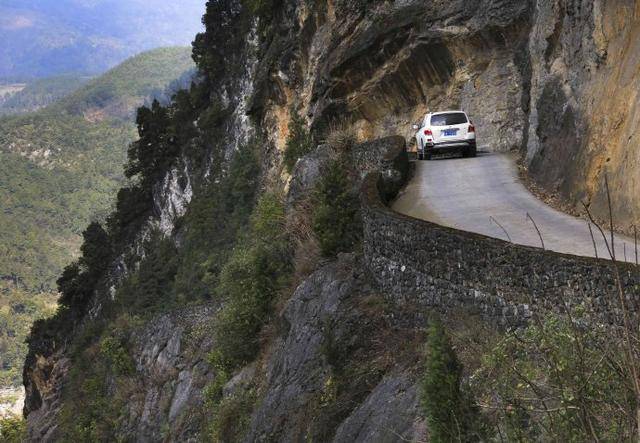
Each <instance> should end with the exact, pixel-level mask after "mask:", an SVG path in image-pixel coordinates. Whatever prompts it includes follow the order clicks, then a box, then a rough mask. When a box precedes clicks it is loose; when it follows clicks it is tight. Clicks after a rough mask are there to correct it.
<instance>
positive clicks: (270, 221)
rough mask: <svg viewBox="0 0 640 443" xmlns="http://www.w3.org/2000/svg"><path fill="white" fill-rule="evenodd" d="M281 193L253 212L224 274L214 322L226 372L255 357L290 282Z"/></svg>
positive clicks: (268, 197) (267, 198)
mask: <svg viewBox="0 0 640 443" xmlns="http://www.w3.org/2000/svg"><path fill="white" fill-rule="evenodd" d="M284 227H285V213H284V206H283V204H282V201H281V199H280V197H279V196H276V195H274V194H265V195H264V196H263V197H262V198H261V199H260V201H259V202H258V205H257V206H256V209H255V211H254V213H253V215H252V217H251V228H250V230H249V234H248V236H247V238H245V239H244V241H243V243H242V244H241V245H240V246H238V247H237V248H236V249H235V250H234V252H233V255H232V256H231V258H230V260H229V262H228V263H227V264H226V265H225V266H224V268H223V270H222V274H221V276H220V285H219V287H218V292H219V294H220V297H222V298H223V299H224V300H225V306H224V308H223V309H222V310H221V312H220V314H219V316H218V319H217V322H216V327H215V336H216V344H217V349H218V351H217V357H216V362H217V366H218V367H220V368H224V369H226V370H227V371H230V370H233V369H235V368H237V367H239V366H241V365H242V364H244V363H247V362H249V361H251V360H252V359H253V358H254V357H255V355H256V353H257V351H258V349H259V337H258V333H259V332H260V329H261V328H262V326H263V325H264V324H265V323H266V322H267V320H268V318H269V315H270V314H271V306H272V302H273V300H274V299H275V297H276V295H277V294H278V293H279V291H281V290H282V289H283V288H284V287H285V286H286V284H287V281H288V278H289V276H290V273H291V267H292V266H291V257H290V255H291V251H290V250H289V243H288V239H287V236H286V233H285V229H284Z"/></svg>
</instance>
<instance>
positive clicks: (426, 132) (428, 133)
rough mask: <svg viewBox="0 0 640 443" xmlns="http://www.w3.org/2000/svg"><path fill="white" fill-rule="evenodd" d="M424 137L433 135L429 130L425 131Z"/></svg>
mask: <svg viewBox="0 0 640 443" xmlns="http://www.w3.org/2000/svg"><path fill="white" fill-rule="evenodd" d="M424 135H433V132H431V129H425V130H424Z"/></svg>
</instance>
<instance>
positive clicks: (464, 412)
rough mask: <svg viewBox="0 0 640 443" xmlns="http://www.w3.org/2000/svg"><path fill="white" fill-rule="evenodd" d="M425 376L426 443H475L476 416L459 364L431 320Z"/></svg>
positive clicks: (441, 331) (423, 390) (446, 341)
mask: <svg viewBox="0 0 640 443" xmlns="http://www.w3.org/2000/svg"><path fill="white" fill-rule="evenodd" d="M424 369H425V372H424V375H423V378H422V382H421V388H422V407H423V409H424V412H425V415H426V418H427V423H428V429H429V441H431V442H434V443H440V442H442V443H446V442H454V441H477V440H479V438H478V435H477V433H476V431H477V421H478V413H477V411H476V410H475V407H474V405H473V403H472V401H471V398H470V395H469V394H468V391H467V390H466V389H465V387H464V385H463V383H462V364H461V363H460V362H459V361H458V358H457V356H456V354H455V352H454V350H453V348H452V347H451V344H450V342H449V338H448V337H447V335H446V333H445V331H444V327H443V326H442V324H441V323H440V321H439V320H437V319H436V320H434V321H433V322H432V324H431V326H430V328H429V337H428V341H427V357H426V362H425V368H424Z"/></svg>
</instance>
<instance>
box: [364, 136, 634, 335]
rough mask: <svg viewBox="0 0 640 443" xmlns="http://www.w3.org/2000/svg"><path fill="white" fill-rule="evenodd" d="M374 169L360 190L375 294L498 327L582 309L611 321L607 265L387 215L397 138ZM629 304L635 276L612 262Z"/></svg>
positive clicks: (399, 154)
mask: <svg viewBox="0 0 640 443" xmlns="http://www.w3.org/2000/svg"><path fill="white" fill-rule="evenodd" d="M384 140H385V143H386V144H387V145H388V149H387V151H386V154H385V156H384V161H383V162H382V163H381V164H382V167H381V170H380V171H377V172H371V173H369V174H368V175H367V176H366V177H365V179H364V181H363V185H362V189H361V200H362V207H363V222H364V255H365V261H366V263H367V265H368V267H369V269H370V271H371V273H372V275H373V276H374V278H376V280H377V281H378V283H379V284H380V285H381V287H382V289H384V290H385V292H386V293H387V294H389V295H390V296H392V297H393V298H394V299H395V300H397V301H399V302H401V303H412V304H416V305H417V306H418V307H424V308H437V309H439V310H442V311H447V310H450V309H457V308H465V310H470V311H471V312H472V313H477V314H480V315H482V316H483V317H486V318H488V319H490V320H491V321H492V322H494V323H497V324H498V325H500V326H519V325H523V324H525V323H526V322H527V320H528V319H529V318H530V316H531V314H532V311H533V310H536V311H540V310H552V311H558V312H562V311H565V310H566V307H571V308H578V307H580V308H582V309H584V312H583V314H581V315H582V316H583V317H585V318H587V319H593V320H595V321H598V322H605V323H619V321H620V310H619V309H618V306H619V303H618V295H617V294H618V292H617V291H616V284H615V278H614V276H615V274H614V272H615V271H614V267H613V265H612V262H610V261H607V260H602V259H600V260H598V259H594V258H589V257H577V256H572V255H566V254H560V253H555V252H550V251H545V250H542V249H539V248H532V247H527V246H520V245H514V244H511V243H508V242H505V241H502V240H499V239H494V238H490V237H486V236H483V235H480V234H474V233H470V232H465V231H458V230H455V229H451V228H447V227H444V226H440V225H437V224H434V223H430V222H427V221H424V220H418V219H414V218H411V217H408V216H405V215H402V214H399V213H396V212H394V211H392V210H391V209H390V208H389V207H388V206H387V203H388V202H389V201H390V200H391V199H392V198H393V197H394V196H395V195H396V194H397V191H398V190H399V189H400V186H402V185H403V184H404V183H405V182H406V181H407V179H408V171H409V167H408V166H409V161H408V157H407V153H406V146H405V142H404V139H402V138H397V137H390V138H386V139H384ZM618 269H619V271H620V275H621V280H622V282H623V286H624V288H625V294H626V298H627V301H628V303H629V306H630V307H632V308H633V309H635V308H636V307H637V304H638V301H639V300H640V274H639V273H638V271H637V268H636V267H635V266H633V265H629V264H619V265H618Z"/></svg>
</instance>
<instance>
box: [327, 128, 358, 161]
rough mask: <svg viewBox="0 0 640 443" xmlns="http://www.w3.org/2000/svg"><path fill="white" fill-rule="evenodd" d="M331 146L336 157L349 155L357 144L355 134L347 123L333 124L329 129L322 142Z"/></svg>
mask: <svg viewBox="0 0 640 443" xmlns="http://www.w3.org/2000/svg"><path fill="white" fill-rule="evenodd" d="M324 142H325V143H326V144H328V145H329V146H331V148H333V150H334V151H335V153H336V155H338V156H340V155H341V154H345V153H349V152H350V151H351V148H353V146H354V145H355V144H356V143H357V142H358V138H357V135H356V132H355V130H354V128H353V127H351V126H349V125H348V124H347V123H345V122H342V123H335V124H332V125H331V126H330V127H329V132H328V133H327V137H326V138H325V141H324Z"/></svg>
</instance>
